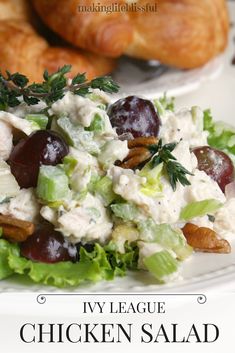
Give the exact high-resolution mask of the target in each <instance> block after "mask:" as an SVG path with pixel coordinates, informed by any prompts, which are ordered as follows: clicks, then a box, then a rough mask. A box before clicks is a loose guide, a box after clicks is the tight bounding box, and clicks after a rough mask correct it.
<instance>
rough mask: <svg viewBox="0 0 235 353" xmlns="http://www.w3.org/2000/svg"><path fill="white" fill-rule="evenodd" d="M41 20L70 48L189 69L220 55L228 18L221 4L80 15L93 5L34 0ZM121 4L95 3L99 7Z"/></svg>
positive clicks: (161, 2)
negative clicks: (124, 55) (82, 8)
mask: <svg viewBox="0 0 235 353" xmlns="http://www.w3.org/2000/svg"><path fill="white" fill-rule="evenodd" d="M33 3H34V5H35V8H36V10H37V11H38V13H39V14H40V16H41V18H42V20H43V21H44V22H45V23H46V24H47V25H48V26H49V27H50V28H52V29H53V30H54V31H55V32H57V33H59V34H60V35H61V36H62V37H63V38H64V39H66V40H67V41H69V42H70V43H72V44H73V45H75V46H78V47H82V48H84V49H88V50H91V51H93V52H95V53H100V54H104V55H108V56H110V57H117V56H120V55H121V54H127V55H130V56H133V57H138V58H142V59H155V60H159V61H161V62H162V63H165V64H169V65H173V66H176V67H180V68H194V67H197V66H200V65H202V64H204V63H206V62H207V61H208V60H210V59H211V58H212V57H214V56H215V55H217V54H218V53H220V52H222V51H223V50H224V48H225V47H226V44H227V37H228V29H229V19H228V11H227V6H226V0H198V1H195V0H157V1H156V0H139V1H138V5H140V6H144V5H146V4H147V3H148V4H149V5H154V4H155V3H156V4H157V12H141V11H139V12H136V13H135V12H126V13H112V14H106V13H105V12H104V13H96V12H94V13H91V12H79V11H78V5H80V6H82V5H85V6H89V5H90V6H92V4H93V3H94V0H86V1H77V0H66V1H65V0H50V1H48V0H33ZM112 3H118V4H125V3H126V1H125V0H111V1H108V0H100V1H99V4H100V5H110V4H112Z"/></svg>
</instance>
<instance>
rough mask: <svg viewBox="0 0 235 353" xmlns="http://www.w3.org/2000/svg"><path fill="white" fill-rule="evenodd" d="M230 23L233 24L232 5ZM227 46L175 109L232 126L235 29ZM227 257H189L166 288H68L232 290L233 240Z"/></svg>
mask: <svg viewBox="0 0 235 353" xmlns="http://www.w3.org/2000/svg"><path fill="white" fill-rule="evenodd" d="M232 8H233V20H234V22H235V4H233V6H232ZM230 36H231V40H230V47H229V48H228V50H227V52H226V55H225V57H224V71H223V74H222V75H221V76H220V77H218V78H217V79H216V80H214V81H208V82H203V83H201V86H200V89H198V90H197V91H196V92H193V93H190V94H187V95H184V96H182V97H179V98H177V100H176V103H177V106H178V107H182V106H192V105H199V106H201V107H202V108H209V107H210V108H211V109H212V112H213V115H214V117H215V118H216V119H217V120H224V121H227V122H229V123H232V124H235V96H234V92H235V66H232V65H231V60H232V58H233V57H234V56H235V45H234V40H233V38H234V37H235V27H233V29H232V31H231V35H230ZM232 245H233V251H232V253H231V254H230V255H216V254H202V253H198V254H195V255H193V256H192V258H191V259H189V260H188V261H186V262H185V263H184V264H183V266H182V276H183V277H184V280H180V281H177V282H173V283H170V284H168V285H161V286H159V285H156V284H155V283H154V279H153V278H151V277H150V276H149V275H148V274H147V273H142V274H140V273H139V272H138V273H132V274H130V275H129V276H128V277H126V278H122V279H120V278H117V279H116V280H114V281H112V282H101V283H98V284H95V285H93V284H89V285H85V286H81V287H78V288H76V289H69V291H70V292H71V291H75V292H89V291H92V292H94V293H95V292H106V293H110V292H125V291H128V292H129V291H140V292H141V291H142V292H166V291H167V292H168V291H172V292H184V291H198V290H199V291H204V290H212V291H213V290H214V289H216V290H217V291H235V241H234V244H232ZM0 290H1V291H4V292H5V291H15V292H16V291H38V292H50V291H58V289H56V288H51V287H45V286H37V285H35V284H32V283H29V282H22V281H21V282H19V281H18V280H17V279H16V278H13V277H12V278H10V279H9V280H5V281H2V282H1V283H0Z"/></svg>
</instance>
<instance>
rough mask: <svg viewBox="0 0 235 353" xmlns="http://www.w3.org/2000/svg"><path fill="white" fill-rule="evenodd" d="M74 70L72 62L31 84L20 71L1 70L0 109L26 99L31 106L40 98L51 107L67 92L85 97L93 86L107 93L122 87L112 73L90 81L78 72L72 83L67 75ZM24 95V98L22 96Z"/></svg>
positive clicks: (15, 104)
mask: <svg viewBox="0 0 235 353" xmlns="http://www.w3.org/2000/svg"><path fill="white" fill-rule="evenodd" d="M70 71H71V65H65V66H63V67H62V68H60V69H59V70H58V71H56V72H54V73H52V74H49V73H48V71H47V70H45V71H44V74H43V82H41V83H32V84H29V79H28V78H27V77H26V76H25V75H22V74H20V73H18V72H16V73H14V74H11V73H10V72H9V71H6V75H5V76H3V75H2V73H1V72H0V109H1V110H6V109H7V108H8V107H16V106H17V105H19V104H20V103H21V102H22V98H23V101H24V102H26V103H27V104H28V105H35V104H38V103H39V101H40V100H42V101H44V102H46V103H47V105H48V106H50V105H51V104H52V103H53V102H55V101H57V100H58V99H61V98H63V96H64V95H65V93H66V92H69V91H70V92H73V93H74V94H76V95H80V96H85V95H87V94H88V93H89V92H90V90H91V89H92V88H93V89H94V88H99V89H100V90H102V91H104V92H107V93H116V92H118V90H119V86H118V85H117V84H116V83H115V82H114V81H113V80H112V78H111V77H109V76H102V77H97V78H95V79H93V80H91V81H88V80H87V79H86V74H85V73H78V74H77V75H76V76H75V77H74V78H73V79H72V80H71V82H70V83H68V79H67V77H66V74H68V73H69V72H70ZM21 97H22V98H21Z"/></svg>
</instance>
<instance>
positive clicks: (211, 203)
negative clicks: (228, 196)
mask: <svg viewBox="0 0 235 353" xmlns="http://www.w3.org/2000/svg"><path fill="white" fill-rule="evenodd" d="M222 206H223V204H222V203H221V202H219V201H218V200H215V199H207V200H203V201H196V202H192V203H189V204H188V205H187V206H185V207H184V208H183V209H182V210H181V213H180V219H181V220H184V221H189V220H190V219H193V218H195V217H203V216H205V215H207V214H211V213H214V212H215V211H217V210H218V209H219V208H220V207H222Z"/></svg>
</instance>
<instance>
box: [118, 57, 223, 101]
mask: <svg viewBox="0 0 235 353" xmlns="http://www.w3.org/2000/svg"><path fill="white" fill-rule="evenodd" d="M223 62H224V55H220V56H218V57H216V58H215V59H213V60H211V61H210V62H209V63H207V64H206V65H205V66H203V67H200V68H198V69H194V70H178V69H174V68H170V67H169V66H164V65H160V64H159V63H158V62H156V61H149V62H146V61H143V60H134V59H130V58H128V57H123V58H121V59H120V61H119V65H118V68H117V69H116V71H115V72H114V73H113V74H112V76H113V78H114V80H115V81H116V82H118V83H119V85H120V87H121V89H120V91H119V93H118V94H116V95H114V96H113V100H116V99H118V98H121V97H126V96H129V95H143V96H145V97H146V98H149V99H151V98H158V97H161V96H163V94H164V93H165V92H167V93H168V95H169V96H172V97H177V96H181V95H183V94H186V93H189V92H193V91H195V90H197V89H198V88H199V87H200V86H201V85H202V84H203V82H205V81H208V80H214V79H216V78H217V77H218V76H219V75H220V74H221V72H222V69H223Z"/></svg>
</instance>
